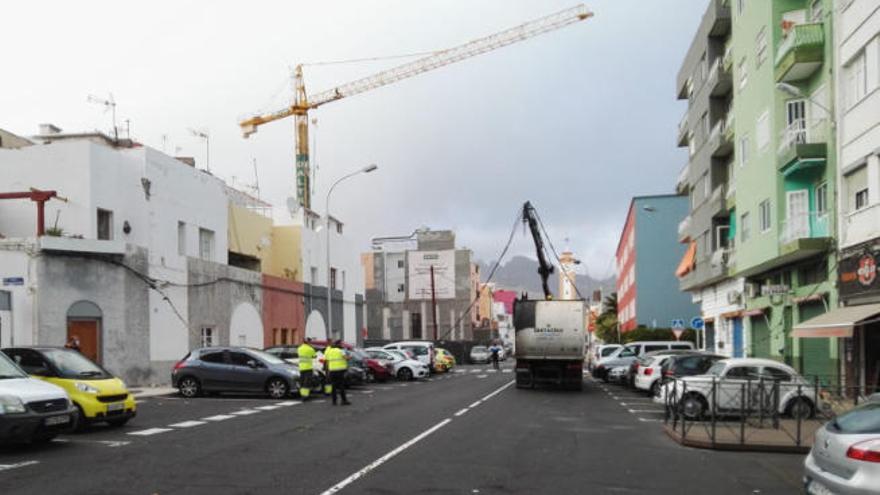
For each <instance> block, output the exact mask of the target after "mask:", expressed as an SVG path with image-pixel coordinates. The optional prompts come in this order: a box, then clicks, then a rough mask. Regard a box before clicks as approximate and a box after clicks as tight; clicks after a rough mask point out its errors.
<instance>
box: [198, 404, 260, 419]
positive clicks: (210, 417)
mask: <svg viewBox="0 0 880 495" xmlns="http://www.w3.org/2000/svg"><path fill="white" fill-rule="evenodd" d="M275 407H277V406H275ZM234 417H235V416H233V415H231V414H218V415H216V416H208V417H207V418H202V419H203V420H205V421H224V420H227V419H232V418H234Z"/></svg>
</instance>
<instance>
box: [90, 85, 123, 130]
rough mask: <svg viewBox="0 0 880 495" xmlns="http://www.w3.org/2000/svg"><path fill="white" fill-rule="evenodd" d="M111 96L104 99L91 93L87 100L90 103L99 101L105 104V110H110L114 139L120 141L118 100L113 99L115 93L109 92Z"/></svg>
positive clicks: (100, 103) (99, 103) (98, 102)
mask: <svg viewBox="0 0 880 495" xmlns="http://www.w3.org/2000/svg"><path fill="white" fill-rule="evenodd" d="M109 94H110V98H107V99H104V98H100V97H98V96H95V95H89V96H88V98H86V100H87V101H88V102H89V103H97V104H98V105H104V112H105V113H106V112H107V110H110V111H111V112H112V115H113V140H114V141H119V130H118V129H117V127H116V100H114V99H113V93H109Z"/></svg>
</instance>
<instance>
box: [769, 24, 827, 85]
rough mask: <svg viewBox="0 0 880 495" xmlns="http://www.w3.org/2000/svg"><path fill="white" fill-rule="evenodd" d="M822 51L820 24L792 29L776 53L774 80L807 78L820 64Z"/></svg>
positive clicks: (822, 37) (822, 29)
mask: <svg viewBox="0 0 880 495" xmlns="http://www.w3.org/2000/svg"><path fill="white" fill-rule="evenodd" d="M824 50H825V30H824V28H823V25H822V23H810V24H799V25H797V26H794V27H792V28H791V31H789V32H788V34H787V35H786V36H785V38H783V39H782V42H781V43H780V44H779V49H778V50H777V51H776V60H775V65H776V80H777V81H798V80H802V79H805V78H807V77H809V76H810V75H812V73H813V72H815V70H816V69H818V67H819V65H821V64H822V61H823V59H824V56H825V53H824Z"/></svg>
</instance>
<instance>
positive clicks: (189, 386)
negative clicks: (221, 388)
mask: <svg viewBox="0 0 880 495" xmlns="http://www.w3.org/2000/svg"><path fill="white" fill-rule="evenodd" d="M177 391H178V392H180V395H182V396H184V397H186V398H187V399H192V398H193V397H198V396H199V395H200V394H201V393H202V384H201V383H199V381H198V380H197V379H196V378H195V377H192V376H185V377H183V378H181V379H180V381H179V382H177Z"/></svg>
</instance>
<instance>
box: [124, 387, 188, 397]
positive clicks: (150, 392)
mask: <svg viewBox="0 0 880 495" xmlns="http://www.w3.org/2000/svg"><path fill="white" fill-rule="evenodd" d="M129 392H131V395H133V396H134V398H135V399H145V398H147V397H160V396H163V395H172V394H176V393H177V389H176V388H173V387H138V388H132V389H129Z"/></svg>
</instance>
